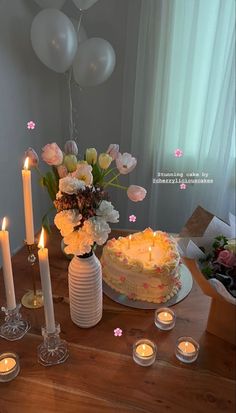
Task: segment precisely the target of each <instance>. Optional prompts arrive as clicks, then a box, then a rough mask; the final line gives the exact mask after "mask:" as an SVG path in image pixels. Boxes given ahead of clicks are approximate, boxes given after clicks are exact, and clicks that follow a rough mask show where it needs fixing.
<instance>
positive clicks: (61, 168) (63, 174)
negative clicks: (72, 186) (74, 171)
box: [57, 165, 68, 178]
mask: <svg viewBox="0 0 236 413" xmlns="http://www.w3.org/2000/svg"><path fill="white" fill-rule="evenodd" d="M57 172H58V175H59V178H65V177H66V176H67V175H68V171H67V168H66V167H65V165H59V166H58V167H57Z"/></svg>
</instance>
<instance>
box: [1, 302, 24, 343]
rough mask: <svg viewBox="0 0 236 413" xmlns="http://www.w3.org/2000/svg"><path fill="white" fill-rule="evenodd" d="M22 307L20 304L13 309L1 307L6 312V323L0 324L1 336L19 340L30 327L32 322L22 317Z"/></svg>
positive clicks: (10, 339)
mask: <svg viewBox="0 0 236 413" xmlns="http://www.w3.org/2000/svg"><path fill="white" fill-rule="evenodd" d="M20 308H21V305H20V304H17V306H16V308H14V309H13V310H9V309H8V308H5V307H2V308H1V310H2V311H3V312H4V313H5V323H4V324H2V325H1V326H0V337H2V338H5V339H6V340H9V341H14V340H19V339H20V338H22V337H23V336H24V335H25V334H26V333H27V331H28V330H29V329H30V323H29V322H28V321H26V320H24V319H23V318H22V315H21V313H20Z"/></svg>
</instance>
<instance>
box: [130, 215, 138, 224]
mask: <svg viewBox="0 0 236 413" xmlns="http://www.w3.org/2000/svg"><path fill="white" fill-rule="evenodd" d="M136 219H137V218H136V216H135V215H130V216H129V222H135V221H136Z"/></svg>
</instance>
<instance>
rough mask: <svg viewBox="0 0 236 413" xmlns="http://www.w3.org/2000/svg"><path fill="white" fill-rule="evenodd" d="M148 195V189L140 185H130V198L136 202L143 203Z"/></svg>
mask: <svg viewBox="0 0 236 413" xmlns="http://www.w3.org/2000/svg"><path fill="white" fill-rule="evenodd" d="M146 194H147V191H146V189H144V188H142V187H141V186H138V185H130V186H129V188H128V189H127V195H128V198H129V199H130V200H131V201H134V202H138V201H142V200H143V199H144V198H145V196H146Z"/></svg>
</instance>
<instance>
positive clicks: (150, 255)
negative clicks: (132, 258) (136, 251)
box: [148, 247, 152, 261]
mask: <svg viewBox="0 0 236 413" xmlns="http://www.w3.org/2000/svg"><path fill="white" fill-rule="evenodd" d="M148 252H149V261H152V247H148Z"/></svg>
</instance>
